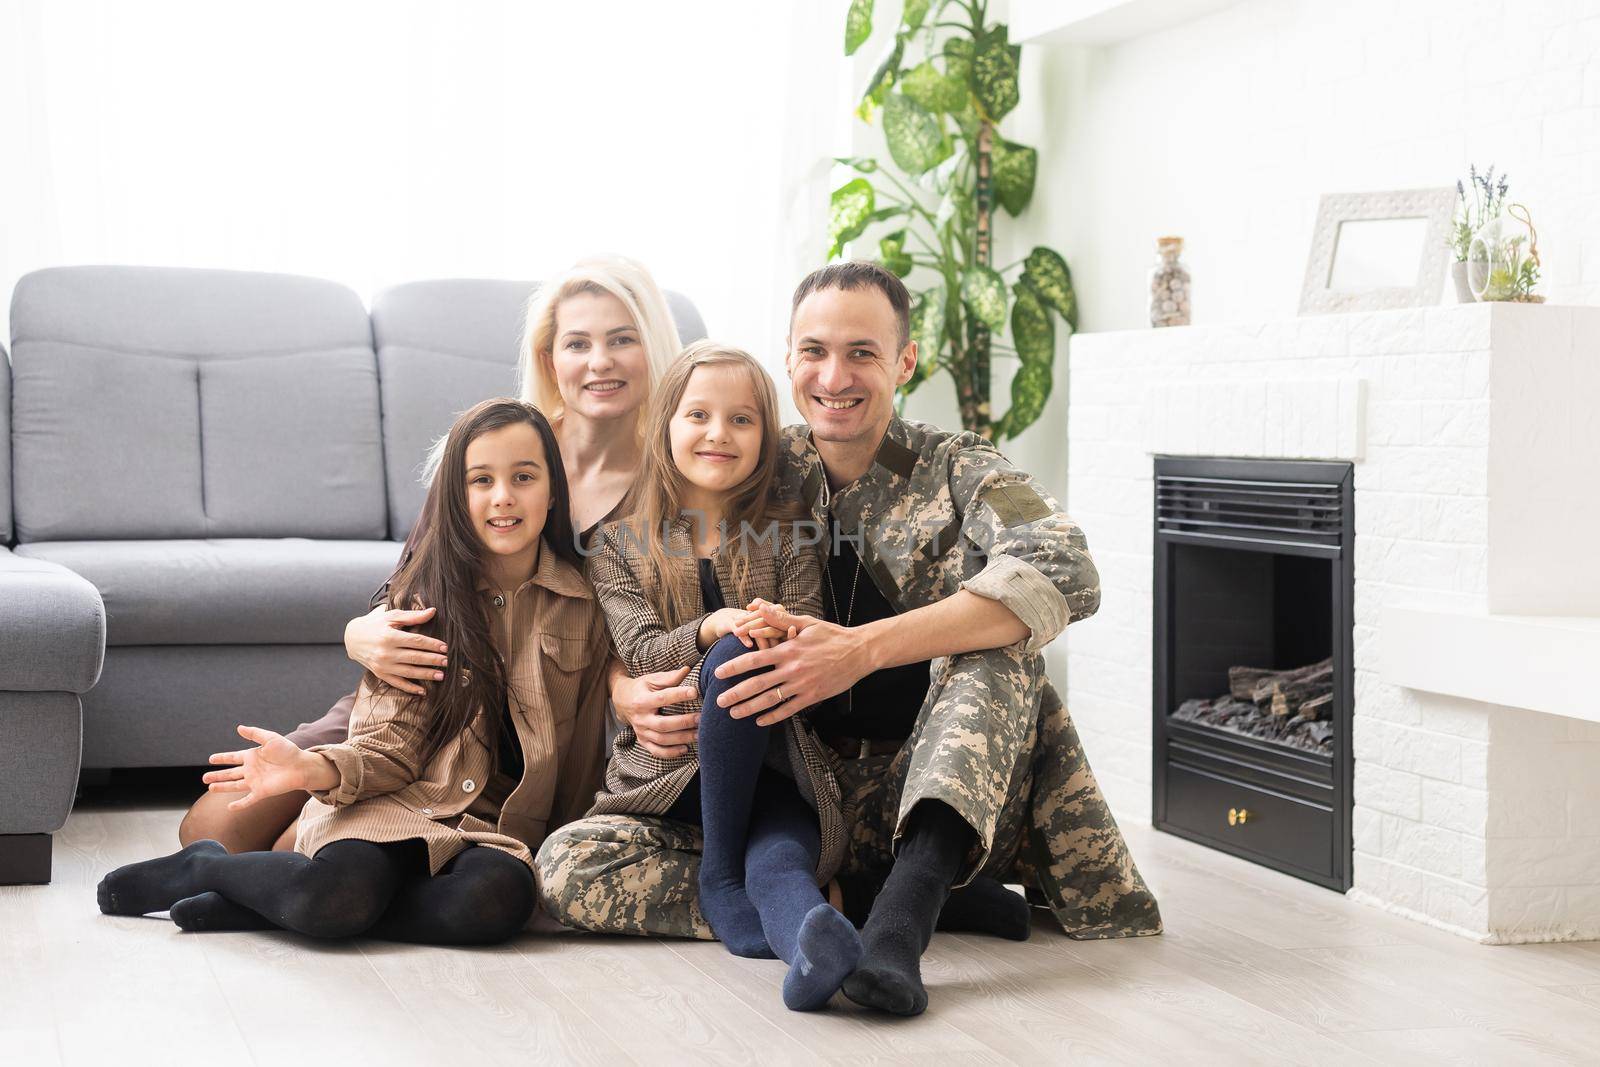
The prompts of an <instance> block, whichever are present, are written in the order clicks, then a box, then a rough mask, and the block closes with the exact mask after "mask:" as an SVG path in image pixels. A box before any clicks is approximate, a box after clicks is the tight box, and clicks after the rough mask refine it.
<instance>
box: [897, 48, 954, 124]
mask: <svg viewBox="0 0 1600 1067" xmlns="http://www.w3.org/2000/svg"><path fill="white" fill-rule="evenodd" d="M900 91H901V92H903V93H905V94H906V95H907V96H909V97H910V98H911V99H913V100H915V101H916V102H917V103H919V104H921V105H922V106H923V107H925V108H927V109H928V110H929V111H932V112H935V113H939V112H950V111H959V110H960V109H961V105H963V104H965V103H966V102H967V83H966V82H964V81H962V80H961V79H959V78H952V77H951V76H950V75H948V74H945V73H942V72H941V71H940V70H939V68H938V67H935V66H934V65H933V60H931V59H925V60H923V61H922V62H921V63H919V64H917V65H916V66H915V67H913V68H912V69H911V70H909V71H907V72H906V75H905V77H903V78H901V79H900Z"/></svg>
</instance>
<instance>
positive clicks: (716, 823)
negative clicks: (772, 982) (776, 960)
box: [667, 636, 825, 962]
mask: <svg viewBox="0 0 1600 1067" xmlns="http://www.w3.org/2000/svg"><path fill="white" fill-rule="evenodd" d="M748 651H749V649H747V648H745V647H744V645H742V644H740V643H739V639H738V638H736V637H732V636H729V637H724V638H722V639H721V640H719V641H718V642H717V643H716V644H715V645H713V646H712V647H711V649H710V650H709V651H708V652H707V653H706V657H705V661H704V663H703V665H702V666H701V668H700V687H701V693H702V704H701V709H700V729H699V736H698V748H699V753H700V772H699V774H698V775H696V779H695V781H694V782H691V783H690V784H689V786H688V787H687V788H685V789H684V791H683V793H682V794H680V795H679V797H678V800H677V801H676V802H675V803H674V804H673V806H672V809H671V810H670V811H669V812H668V813H667V814H668V816H669V817H670V818H675V819H680V820H682V821H684V822H696V823H699V824H700V826H701V829H702V830H703V832H704V837H705V848H704V851H703V853H702V855H701V861H700V863H701V876H700V884H701V886H702V894H701V895H702V905H710V904H711V902H710V901H708V900H707V899H706V897H707V887H708V886H709V887H713V888H712V889H711V892H713V893H714V892H715V888H714V887H716V886H729V887H737V886H739V885H741V884H742V885H743V887H744V889H745V891H746V892H747V893H748V894H749V899H750V902H751V903H752V904H754V905H755V908H756V911H757V913H758V914H759V916H760V920H761V930H762V932H763V933H764V934H765V935H766V939H767V943H768V944H769V945H770V946H771V947H772V950H773V951H774V952H776V953H777V954H778V956H779V957H780V958H782V959H783V960H785V961H789V962H792V961H793V959H794V952H795V936H796V934H797V933H798V932H799V930H800V923H801V921H802V920H803V919H804V918H805V916H806V913H807V912H809V911H810V910H811V909H812V908H813V907H815V906H816V905H818V904H821V903H825V901H824V900H823V897H822V893H821V891H820V890H819V889H818V888H817V884H816V878H815V872H816V866H817V859H818V857H819V856H820V854H821V851H822V838H821V833H820V831H819V829H818V823H817V813H816V812H815V811H813V810H812V809H811V807H810V806H809V805H808V804H807V803H806V802H805V800H804V799H803V798H802V797H801V796H800V792H799V789H798V787H796V785H795V783H794V781H793V780H792V779H790V778H789V777H787V776H785V775H783V774H781V773H779V772H778V771H775V770H773V769H771V768H770V767H766V766H764V764H765V762H766V756H767V749H768V746H769V745H771V744H777V745H782V744H783V743H784V742H783V729H784V728H783V726H782V725H781V724H780V725H774V726H770V727H768V726H758V725H756V718H757V717H756V716H753V715H752V716H750V717H749V718H745V719H735V718H733V716H731V715H729V714H728V711H727V709H726V708H720V707H718V706H717V697H718V696H720V695H721V694H722V693H724V692H726V691H727V690H728V689H729V688H731V687H732V686H734V685H736V684H738V682H739V681H741V680H742V679H743V678H744V677H748V675H741V676H739V677H736V678H729V679H726V680H723V679H719V678H718V677H716V673H715V672H716V668H717V667H718V666H720V665H721V664H723V663H726V662H727V661H729V660H731V659H733V658H735V657H737V656H740V655H743V654H744V653H745V652H748ZM697 784H698V788H697V787H696V786H697ZM707 914H708V917H709V918H711V921H712V925H713V928H715V926H716V924H717V918H716V915H715V914H714V913H713V912H712V909H711V907H708V908H707ZM720 933H721V932H720V931H719V935H720Z"/></svg>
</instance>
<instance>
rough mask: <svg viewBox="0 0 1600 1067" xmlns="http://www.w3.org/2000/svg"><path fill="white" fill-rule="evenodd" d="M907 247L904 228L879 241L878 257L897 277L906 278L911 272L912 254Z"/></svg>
mask: <svg viewBox="0 0 1600 1067" xmlns="http://www.w3.org/2000/svg"><path fill="white" fill-rule="evenodd" d="M905 248H906V231H904V230H897V231H896V232H894V233H891V234H889V235H888V236H887V237H884V238H882V239H881V240H879V241H878V259H879V260H880V261H881V262H882V263H883V265H884V267H886V268H887V269H888V270H889V271H890V272H892V273H893V274H894V276H895V277H897V278H904V277H905V276H906V275H907V274H910V273H911V267H912V263H911V256H910V255H909V254H908V253H907V252H906V250H905Z"/></svg>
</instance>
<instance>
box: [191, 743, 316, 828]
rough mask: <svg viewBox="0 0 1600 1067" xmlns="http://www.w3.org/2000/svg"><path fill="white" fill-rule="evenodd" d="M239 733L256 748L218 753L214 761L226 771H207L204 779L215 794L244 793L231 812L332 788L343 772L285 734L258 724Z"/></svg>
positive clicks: (215, 754) (234, 803)
mask: <svg viewBox="0 0 1600 1067" xmlns="http://www.w3.org/2000/svg"><path fill="white" fill-rule="evenodd" d="M238 729H239V736H240V737H242V738H244V739H245V740H246V741H254V742H255V743H256V747H255V748H245V749H240V750H239V751H237V752H216V753H213V754H212V756H211V761H210V762H211V763H213V764H217V765H219V766H221V767H223V768H224V769H223V770H217V771H207V772H206V773H205V774H204V775H203V776H202V777H201V781H203V782H205V783H206V789H207V790H208V791H209V792H212V793H243V794H244V796H242V797H240V798H239V799H238V800H235V801H233V802H232V803H231V804H229V805H228V810H229V811H239V810H241V809H243V808H248V807H249V806H250V805H252V804H254V803H255V802H256V801H258V800H265V799H266V798H267V797H275V796H278V795H279V794H281V793H292V792H295V791H296V790H305V791H308V792H309V791H311V790H317V789H332V788H333V787H334V786H336V785H338V784H339V773H338V771H336V770H335V769H334V767H333V764H332V763H330V762H329V761H328V760H327V759H326V758H324V757H323V756H320V755H318V754H317V753H315V752H307V751H305V750H304V749H302V748H301V747H300V746H299V745H297V744H295V743H294V742H293V741H291V740H289V739H288V738H287V737H284V736H283V735H282V734H278V733H273V732H272V731H271V730H263V729H261V728H260V727H257V726H240V727H239V728H238Z"/></svg>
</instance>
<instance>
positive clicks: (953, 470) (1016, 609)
mask: <svg viewBox="0 0 1600 1067" xmlns="http://www.w3.org/2000/svg"><path fill="white" fill-rule="evenodd" d="M779 478H780V484H781V488H782V490H783V491H784V492H785V493H786V494H790V495H793V496H798V498H799V499H800V500H802V501H803V502H805V504H806V505H807V506H808V507H809V508H810V509H811V513H812V516H813V517H814V518H815V519H816V520H817V521H818V522H819V523H820V524H821V529H820V531H819V532H818V535H819V536H822V537H826V536H827V534H826V533H825V531H827V530H828V529H829V525H828V516H829V513H830V512H831V513H832V515H833V518H834V519H835V521H837V522H838V524H839V536H840V538H841V539H844V538H849V539H851V544H852V546H853V547H854V548H855V549H856V552H857V554H858V555H860V557H861V561H862V564H863V566H864V568H865V570H866V571H867V572H868V573H869V574H870V575H871V577H872V581H873V584H874V585H876V586H877V587H878V591H879V592H881V593H882V594H883V595H884V597H885V599H887V600H888V601H889V604H890V606H892V607H893V608H894V610H895V611H896V612H897V613H898V612H905V611H910V610H912V609H913V608H920V607H924V606H926V605H928V604H932V603H935V602H937V601H940V600H943V599H944V598H945V597H948V596H950V595H951V594H953V593H955V592H956V591H957V590H960V589H969V590H971V591H972V592H974V593H977V594H978V595H979V596H985V597H988V598H990V599H991V600H998V601H999V602H1000V603H1002V604H1004V605H1005V606H1006V607H1008V608H1010V609H1011V611H1012V612H1013V613H1014V614H1015V615H1016V616H1017V618H1019V619H1021V620H1022V621H1023V622H1024V623H1026V624H1027V626H1028V629H1029V631H1030V636H1029V638H1028V640H1027V643H1026V645H1025V646H1024V650H1025V651H1028V652H1034V651H1037V650H1039V649H1041V648H1043V647H1044V646H1045V645H1047V644H1049V643H1050V641H1052V640H1054V638H1055V637H1056V635H1057V634H1059V633H1060V632H1061V631H1062V630H1063V629H1065V628H1066V626H1067V624H1068V623H1069V622H1076V621H1077V620H1079V619H1084V618H1087V617H1088V616H1090V615H1093V614H1094V612H1095V609H1096V608H1098V607H1099V606H1100V576H1099V573H1098V572H1097V571H1096V570H1095V566H1094V561H1093V560H1091V559H1090V558H1089V550H1088V546H1087V544H1086V543H1085V541H1084V537H1083V533H1082V531H1080V530H1079V529H1078V527H1077V524H1076V523H1074V522H1073V521H1072V520H1071V519H1069V518H1067V516H1066V514H1065V512H1063V511H1062V510H1061V506H1060V504H1058V503H1057V502H1056V501H1055V499H1054V498H1053V497H1051V496H1050V494H1049V493H1047V492H1045V490H1044V489H1043V488H1042V487H1041V486H1040V485H1039V484H1038V483H1037V482H1036V481H1034V479H1033V477H1032V476H1031V475H1029V474H1027V473H1026V472H1024V471H1020V470H1018V469H1017V468H1016V467H1014V466H1012V465H1011V463H1010V461H1009V460H1007V459H1006V458H1005V456H1003V455H1001V454H1000V451H999V450H998V449H996V448H995V447H994V446H993V445H991V444H990V443H989V442H987V441H985V440H984V439H983V438H981V437H979V436H978V435H977V434H974V433H970V432H962V433H949V432H946V431H944V430H939V429H936V428H934V427H932V426H929V425H927V424H926V423H920V422H912V421H909V420H906V419H901V418H895V419H893V420H892V421H891V422H890V423H889V429H888V432H887V433H885V434H884V438H883V442H882V444H880V445H879V446H878V454H877V457H876V460H875V462H874V463H873V466H872V467H871V468H870V469H869V470H868V471H867V473H866V474H864V475H862V476H861V477H860V478H857V479H856V480H855V481H854V482H851V483H850V484H849V485H846V486H844V487H842V488H840V489H839V490H837V491H835V492H831V493H830V492H829V491H828V483H827V479H826V477H825V476H824V474H823V468H822V458H821V457H820V456H819V455H818V454H817V450H816V447H815V446H814V445H813V444H812V442H811V432H810V429H809V427H806V426H803V425H802V426H790V427H788V428H786V429H785V430H784V431H783V444H782V448H781V450H780V465H779ZM820 547H821V549H822V551H824V552H827V551H829V550H830V546H829V545H827V544H823V545H822V546H820Z"/></svg>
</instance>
